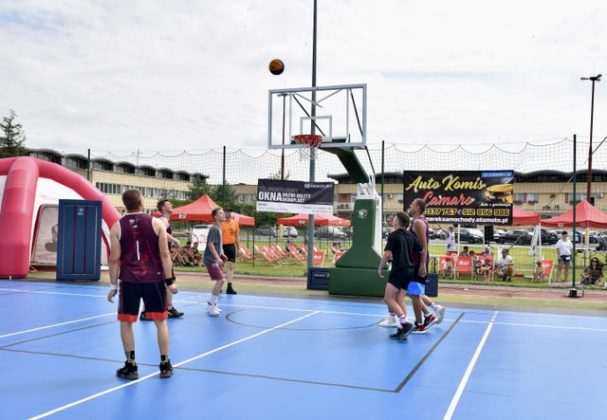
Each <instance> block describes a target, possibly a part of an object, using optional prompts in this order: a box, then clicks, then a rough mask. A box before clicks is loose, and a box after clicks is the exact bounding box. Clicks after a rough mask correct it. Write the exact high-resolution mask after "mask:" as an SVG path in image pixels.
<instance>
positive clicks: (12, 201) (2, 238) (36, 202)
mask: <svg viewBox="0 0 607 420" xmlns="http://www.w3.org/2000/svg"><path fill="white" fill-rule="evenodd" d="M62 198H69V199H86V200H99V201H101V202H102V217H103V223H102V225H103V227H102V229H103V233H102V236H103V240H104V242H105V246H106V251H107V252H108V254H109V228H110V227H111V226H112V225H113V224H114V223H115V222H117V221H118V220H119V219H120V214H119V213H118V211H117V210H116V209H115V208H114V207H113V206H112V204H111V203H110V201H109V200H108V199H107V197H106V196H105V195H104V194H103V193H102V192H101V191H99V190H97V189H96V188H95V187H93V186H92V185H91V184H90V183H89V182H88V181H87V180H86V178H84V177H82V176H81V175H78V174H77V173H75V172H72V171H71V170H69V169H66V168H64V167H63V166H61V165H57V164H55V163H51V162H47V161H44V160H40V159H35V158H32V157H16V158H5V159H0V199H1V205H0V278H7V277H25V276H27V274H28V272H29V267H30V262H31V257H32V252H33V243H34V233H35V230H36V226H38V220H37V219H38V217H40V214H41V213H42V212H41V211H40V210H41V209H42V208H43V207H44V206H45V205H48V204H51V205H57V203H58V201H59V199H62Z"/></svg>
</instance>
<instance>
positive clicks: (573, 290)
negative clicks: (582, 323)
mask: <svg viewBox="0 0 607 420" xmlns="http://www.w3.org/2000/svg"><path fill="white" fill-rule="evenodd" d="M576 159H577V135H575V134H574V135H573V256H572V258H571V264H572V270H571V275H572V276H573V279H572V280H571V290H569V297H571V298H576V297H578V293H577V289H576V288H575V256H576V252H577V250H576V249H575V237H576V234H575V233H576V229H575V223H576V218H577V217H576V216H577V214H576V207H577V189H576V184H577V162H576Z"/></svg>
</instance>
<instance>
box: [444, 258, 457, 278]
mask: <svg viewBox="0 0 607 420" xmlns="http://www.w3.org/2000/svg"><path fill="white" fill-rule="evenodd" d="M442 276H443V277H444V278H447V277H450V278H452V279H454V278H455V264H454V262H453V259H452V258H450V259H447V260H445V265H444V266H443V272H442Z"/></svg>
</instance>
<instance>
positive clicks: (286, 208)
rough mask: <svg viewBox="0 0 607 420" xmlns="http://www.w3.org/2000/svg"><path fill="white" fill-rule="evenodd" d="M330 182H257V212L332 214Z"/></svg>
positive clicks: (268, 180)
mask: <svg viewBox="0 0 607 420" xmlns="http://www.w3.org/2000/svg"><path fill="white" fill-rule="evenodd" d="M333 188H334V184H333V183H332V182H303V181H281V180H277V179H260V180H258V181H257V211H269V212H278V213H307V214H333Z"/></svg>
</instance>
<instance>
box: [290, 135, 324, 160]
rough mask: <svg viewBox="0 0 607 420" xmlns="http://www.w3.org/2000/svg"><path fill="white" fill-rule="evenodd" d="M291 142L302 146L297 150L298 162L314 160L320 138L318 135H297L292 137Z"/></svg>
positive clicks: (320, 141)
mask: <svg viewBox="0 0 607 420" xmlns="http://www.w3.org/2000/svg"><path fill="white" fill-rule="evenodd" d="M293 140H294V141H295V143H297V144H301V145H304V147H301V148H299V149H298V150H297V151H298V153H299V159H300V160H302V161H304V160H314V159H316V152H317V151H318V148H319V147H320V144H321V143H322V136H320V135H318V134H297V135H295V136H293Z"/></svg>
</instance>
